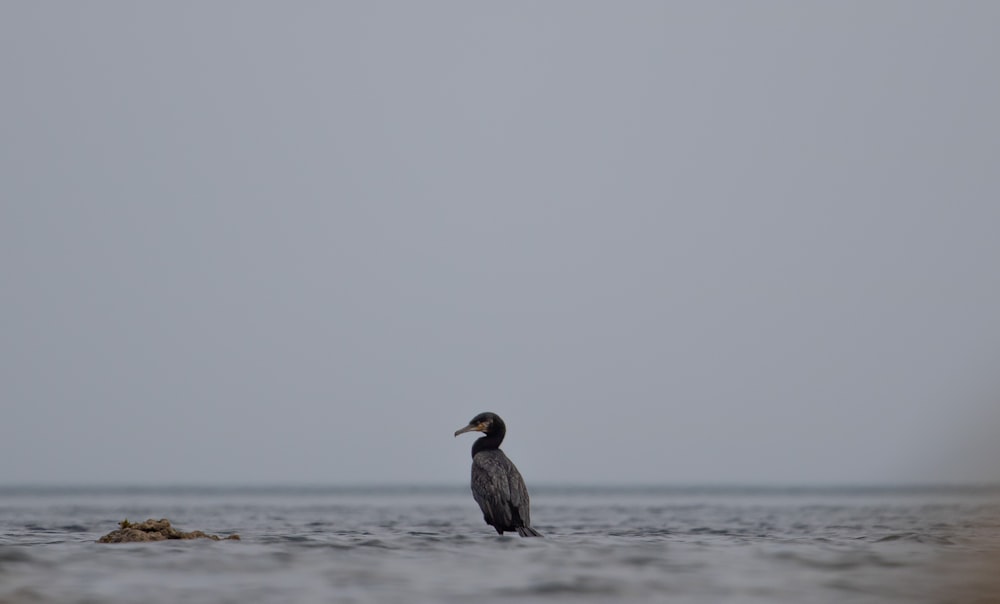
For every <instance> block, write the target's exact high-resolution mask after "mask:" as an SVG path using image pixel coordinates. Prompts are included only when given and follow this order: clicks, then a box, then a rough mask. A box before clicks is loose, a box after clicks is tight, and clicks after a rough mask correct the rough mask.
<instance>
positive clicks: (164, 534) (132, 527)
mask: <svg viewBox="0 0 1000 604" xmlns="http://www.w3.org/2000/svg"><path fill="white" fill-rule="evenodd" d="M118 526H119V528H118V529H116V530H113V531H111V532H110V533H108V534H107V535H105V536H103V537H101V538H100V539H98V540H97V542H98V543H138V542H142V541H165V540H167V539H211V540H212V541H221V540H223V539H227V540H228V539H235V540H237V541H238V540H239V538H240V536H239V535H230V536H228V537H219V536H218V535H209V534H207V533H204V532H203V531H191V532H190V533H185V532H184V531H179V530H177V529H175V528H174V527H172V526H170V521H169V520H167V519H166V518H161V519H160V520H153V519H152V518H150V519H149V520H147V521H145V522H140V523H138V524H133V523H131V522H129V521H128V520H123V521H122V522H120V523H119V524H118Z"/></svg>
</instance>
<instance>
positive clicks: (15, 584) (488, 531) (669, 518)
mask: <svg viewBox="0 0 1000 604" xmlns="http://www.w3.org/2000/svg"><path fill="white" fill-rule="evenodd" d="M532 503H533V505H532V517H533V518H534V520H535V526H536V527H537V528H538V529H539V530H541V532H543V533H544V534H545V535H546V537H545V538H544V539H521V538H518V537H517V536H512V537H508V536H504V537H498V536H497V535H496V534H495V533H492V528H490V527H487V526H486V525H485V524H483V522H482V517H481V516H480V515H479V513H478V509H477V508H476V506H475V503H474V502H473V500H472V497H471V494H470V493H469V492H468V491H467V489H465V488H441V489H433V488H422V489H402V488H395V489H390V488H385V489H363V488H355V489H335V488H331V489H320V488H315V489H308V488H302V489H278V488H275V489H194V488H192V489H179V488H155V489H150V488H146V489H120V488H119V489H89V490H88V489H29V488H21V489H14V488H6V489H0V603H2V604H13V603H17V604H20V603H38V602H42V603H48V602H59V603H65V602H81V603H82V602H88V603H89V602H102V603H116V602H122V603H124V602H143V603H144V604H157V603H161V602H162V603H168V602H170V603H173V602H240V603H253V602H261V603H263V602H268V603H271V602H338V603H339V602H344V603H349V602H389V603H391V602H400V603H403V602H406V603H414V602H472V601H475V602H487V603H491V602H510V601H517V602H661V601H670V602H677V603H684V602H697V603H706V604H707V603H709V602H713V603H714V602H762V603H763V602H768V603H775V602H779V603H780V602H789V603H791V602H838V603H839V602H908V603H910V602H984V603H985V602H1000V579H998V578H997V577H998V576H1000V490H998V489H963V490H944V489H895V490H893V489H882V490H879V489H867V490H866V489H860V490H858V489H855V490H835V489H824V490H809V489H802V490H775V489H639V488H636V489H558V488H544V487H538V488H535V489H534V490H533V493H532ZM161 517H166V518H169V519H170V520H171V521H172V522H173V524H174V526H176V527H178V528H180V529H182V530H195V529H201V530H204V531H206V532H209V533H216V534H221V535H228V534H231V533H234V532H235V533H239V534H240V535H241V537H242V540H241V541H224V542H209V541H205V540H199V541H185V542H179V541H169V542H160V543H143V544H124V545H105V544H97V543H95V541H96V540H97V538H98V537H100V536H101V535H102V534H104V533H107V532H109V531H111V530H113V529H114V528H116V526H117V523H118V522H119V521H121V520H122V519H124V518H128V519H129V520H132V521H140V520H144V519H146V518H161Z"/></svg>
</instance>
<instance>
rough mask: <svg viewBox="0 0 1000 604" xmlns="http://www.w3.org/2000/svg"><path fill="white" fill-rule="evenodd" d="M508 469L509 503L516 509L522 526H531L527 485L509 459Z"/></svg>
mask: <svg viewBox="0 0 1000 604" xmlns="http://www.w3.org/2000/svg"><path fill="white" fill-rule="evenodd" d="M507 463H509V464H510V471H509V473H508V474H507V480H508V485H509V486H508V488H509V489H510V505H511V507H512V508H514V509H516V510H517V515H518V516H520V518H521V522H522V523H523V524H524V526H531V512H530V511H529V510H530V506H529V500H528V487H527V486H525V484H524V479H523V478H521V473H520V472H518V471H517V467H516V466H515V465H514V462H512V461H509V460H508V462H507Z"/></svg>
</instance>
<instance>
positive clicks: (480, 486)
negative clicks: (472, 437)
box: [472, 451, 517, 530]
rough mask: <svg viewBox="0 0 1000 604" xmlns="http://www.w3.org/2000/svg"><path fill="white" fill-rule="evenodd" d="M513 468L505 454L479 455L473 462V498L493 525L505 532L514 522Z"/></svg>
mask: <svg viewBox="0 0 1000 604" xmlns="http://www.w3.org/2000/svg"><path fill="white" fill-rule="evenodd" d="M498 453H500V452H499V451H498ZM504 462H506V463H504ZM512 466H513V464H511V463H510V460H509V459H507V457H506V456H505V455H503V453H500V455H484V454H479V455H476V456H475V457H474V458H473V460H472V496H473V498H474V499H475V500H476V503H478V504H479V508H480V509H482V510H483V515H484V516H486V518H487V519H488V520H490V521H492V522H491V524H493V526H496V527H498V528H504V529H505V530H509V528H507V527H510V526H512V522H513V515H512V513H511V508H510V501H511V488H510V477H511V471H510V470H511V467H512ZM514 472H517V470H516V469H514Z"/></svg>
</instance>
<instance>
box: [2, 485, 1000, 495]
mask: <svg viewBox="0 0 1000 604" xmlns="http://www.w3.org/2000/svg"><path fill="white" fill-rule="evenodd" d="M468 488H469V487H468V485H467V484H464V483H458V484H456V483H452V484H392V483H387V484H370V485H366V484H341V485H336V484H329V485H318V484H310V485H304V484H257V485H254V484H243V485H239V484H234V485H200V484H176V485H144V484H131V485H130V484H105V485H101V484H65V485H60V484H11V485H0V496H54V495H123V496H124V495H173V496H176V495H193V496H197V495H317V496H322V495H341V496H365V495H382V496H391V495H403V496H405V495H449V494H457V493H462V494H464V493H466V491H468ZM531 493H532V494H533V495H536V496H550V495H551V496H562V495H565V496H572V495H616V494H617V495H663V496H685V495H714V496H726V495H733V496H737V495H739V496H778V495H781V496H794V495H920V494H938V495H947V494H955V495H1000V483H998V484H899V485H850V484H845V485H753V484H744V485H738V484H705V485H697V484H691V485H682V484H676V485H671V484H664V485H649V484H631V485H629V484H621V485H618V484H615V485H583V484H546V483H539V484H534V485H532V488H531Z"/></svg>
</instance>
